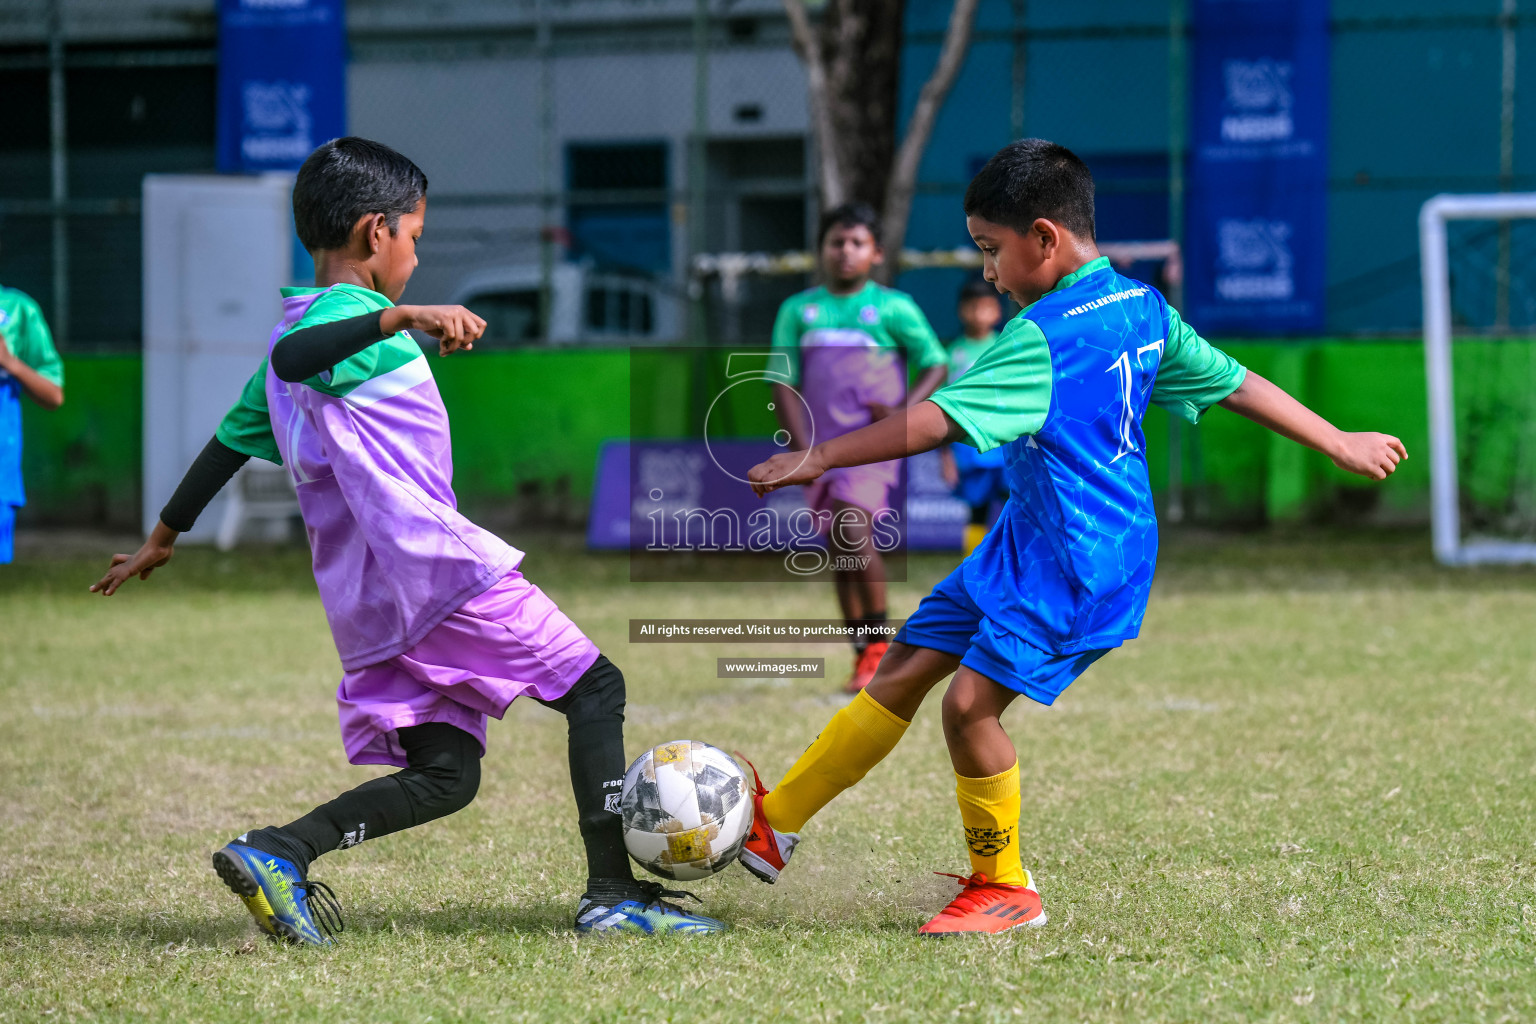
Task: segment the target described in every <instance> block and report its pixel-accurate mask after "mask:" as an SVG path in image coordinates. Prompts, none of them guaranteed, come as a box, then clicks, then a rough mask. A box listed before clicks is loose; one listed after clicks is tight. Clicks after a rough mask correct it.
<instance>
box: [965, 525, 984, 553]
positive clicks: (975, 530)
mask: <svg viewBox="0 0 1536 1024" xmlns="http://www.w3.org/2000/svg"><path fill="white" fill-rule="evenodd" d="M986 538H987V524H986V523H967V524H966V526H965V543H964V546H963V548H962V553H963V554H964V555H966V556H969V555H970V553H971V552H972V551H975V550H976V548H977V547H979V546H980V545H981V542H982V541H983V540H986Z"/></svg>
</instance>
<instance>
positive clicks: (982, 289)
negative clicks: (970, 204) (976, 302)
mask: <svg viewBox="0 0 1536 1024" xmlns="http://www.w3.org/2000/svg"><path fill="white" fill-rule="evenodd" d="M989 219H990V218H989ZM995 298H997V289H996V288H994V287H992V286H991V285H990V284H988V283H987V280H986V278H984V277H973V278H970V279H969V280H967V281H966V282H965V284H963V285H961V286H960V294H959V296H957V297H956V299H955V304H956V305H960V304H961V303H964V302H969V301H970V300H971V299H995Z"/></svg>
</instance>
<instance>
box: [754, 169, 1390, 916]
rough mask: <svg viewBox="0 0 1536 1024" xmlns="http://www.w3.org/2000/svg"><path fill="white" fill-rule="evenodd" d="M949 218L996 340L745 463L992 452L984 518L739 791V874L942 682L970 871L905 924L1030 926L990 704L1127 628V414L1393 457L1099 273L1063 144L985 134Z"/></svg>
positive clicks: (1134, 598)
mask: <svg viewBox="0 0 1536 1024" xmlns="http://www.w3.org/2000/svg"><path fill="white" fill-rule="evenodd" d="M965 214H966V227H967V228H968V229H969V231H970V234H971V238H972V239H973V240H974V241H975V243H976V245H977V247H978V248H980V249H981V251H982V257H983V266H984V267H985V274H986V279H987V280H988V281H990V282H992V284H994V285H995V286H996V287H997V289H998V290H999V291H1004V292H1007V293H1008V294H1009V295H1010V296H1011V297H1012V298H1013V300H1014V301H1015V302H1017V303H1018V304H1019V305H1020V306H1021V307H1022V310H1021V312H1020V313H1019V314H1018V316H1016V317H1014V319H1013V320H1012V321H1011V322H1010V323H1009V324H1008V327H1007V329H1006V330H1004V332H1003V335H1002V337H1000V338H999V339H998V340H997V341H996V342H994V343H993V345H992V346H991V348H989V349H988V350H987V351H986V352H985V353H983V354H982V356H981V358H980V359H978V360H977V362H976V364H975V365H974V366H972V367H971V368H970V370H969V371H968V372H967V373H966V374H965V376H963V377H961V378H960V379H959V380H958V381H955V382H953V383H951V384H949V385H947V386H946V387H944V388H943V389H942V390H940V391H939V392H938V393H937V394H935V395H934V396H933V399H932V400H931V401H927V402H923V403H921V404H919V405H918V406H916V407H915V408H913V409H912V410H910V411H909V412H908V414H907V416H906V419H905V422H881V423H875V424H873V425H871V426H868V427H865V428H864V429H862V430H857V431H854V432H853V433H850V434H847V435H844V436H842V437H837V438H834V439H832V440H830V441H822V442H821V443H819V444H817V445H816V446H815V447H814V448H812V449H811V450H810V451H809V452H808V453H806V452H786V453H782V454H779V455H775V456H774V457H773V458H771V459H769V460H768V461H767V462H765V463H763V464H761V465H759V466H756V467H754V468H753V469H752V470H751V472H750V473H749V477H750V479H751V481H752V486H753V489H754V490H755V491H757V492H758V493H759V494H764V493H766V492H768V491H771V490H774V489H776V488H779V487H784V486H788V485H791V484H807V483H811V482H813V481H814V480H816V479H817V478H818V477H819V476H820V475H822V474H823V473H826V472H828V471H830V470H832V469H834V468H837V467H844V466H859V465H866V464H869V463H872V462H883V461H885V460H888V459H897V458H902V457H904V456H908V455H915V454H917V453H919V452H925V451H931V450H933V449H934V448H937V447H938V446H939V445H941V444H945V443H954V442H957V441H963V442H965V443H967V444H971V445H974V446H975V447H976V448H977V450H979V451H991V450H992V449H994V448H999V447H1001V448H1003V449H1004V450H1005V456H1006V462H1007V469H1006V472H1007V476H1008V488H1009V495H1010V497H1009V501H1008V504H1007V506H1006V507H1005V509H1004V514H1003V516H1002V517H1001V518H1000V519H999V520H998V522H997V525H996V526H995V527H994V528H993V529H992V530H991V531H990V532H989V533H988V534H987V536H986V539H985V540H983V541H982V543H981V546H980V547H978V548H977V549H976V550H975V552H973V553H972V554H971V556H970V557H969V558H967V559H966V560H965V561H963V562H962V563H961V564H960V566H959V568H957V569H956V570H955V571H954V572H952V573H951V574H950V575H949V576H948V577H947V578H946V579H944V580H943V581H942V582H941V583H939V585H938V586H937V587H935V588H934V591H933V593H931V594H929V595H928V597H926V598H924V599H923V601H922V603H921V604H920V605H919V606H918V609H917V611H916V612H915V613H914V614H913V615H912V617H911V618H910V619H908V620H907V622H906V625H905V626H904V627H903V628H902V631H901V633H900V634H898V636H897V638H896V641H895V642H894V643H893V644H892V645H891V650H890V652H889V653H888V654H886V656H885V659H884V660H883V661H881V663H880V667H879V670H878V671H877V672H876V674H875V678H874V680H873V681H872V682H871V683H870V684H869V686H868V688H866V689H865V690H863V691H862V692H860V693H859V695H858V696H857V697H855V698H854V699H853V701H852V703H850V704H849V705H848V706H847V707H846V708H844V709H842V710H841V711H839V712H838V713H837V714H836V715H834V716H833V717H832V720H831V721H830V722H828V723H827V725H826V727H825V728H824V729H822V731H821V734H820V735H819V736H817V737H816V739H815V741H814V742H813V743H812V744H811V746H810V748H809V749H808V750H806V752H805V753H804V754H802V755H801V756H800V759H799V760H798V761H796V762H795V764H794V765H793V766H792V767H791V768H790V769H789V771H788V772H787V773H786V774H785V776H784V778H783V779H782V780H781V781H780V783H779V785H778V787H777V788H775V789H774V790H773V791H772V792H767V791H765V790H764V789H763V787H762V785H761V783H759V785H758V787H757V794H756V797H755V801H756V803H755V808H754V810H755V812H756V816H755V817H754V819H753V823H752V831H751V832H750V833H749V835H748V838H747V842H746V844H745V846H744V847H743V848H742V853H741V861H742V864H743V866H745V867H746V868H747V869H748V870H749V871H751V872H752V873H753V874H756V875H757V876H758V877H760V878H762V879H763V880H764V881H768V882H772V881H774V880H776V879H777V878H778V876H779V873H780V872H781V871H782V870H783V869H784V866H785V864H786V863H787V862H788V860H789V857H790V854H791V853H793V852H794V849H795V845H796V843H798V842H799V837H798V836H797V835H795V834H794V833H796V832H797V831H798V830H799V829H800V828H801V827H802V826H803V825H804V824H805V823H806V822H807V821H808V820H809V819H810V818H811V816H812V815H814V814H815V813H816V812H817V811H819V810H820V809H821V808H822V807H824V806H825V805H826V804H827V803H828V802H829V801H830V800H832V799H833V798H834V797H835V796H837V794H838V793H840V792H842V791H843V790H845V789H847V788H848V787H849V786H852V785H854V784H855V783H857V782H858V781H859V780H860V779H862V778H863V777H864V775H865V774H866V773H867V772H868V771H869V770H870V769H871V768H873V767H874V766H875V765H876V764H878V763H879V762H880V760H881V759H882V758H884V757H885V756H886V755H887V754H889V753H890V752H891V750H892V749H893V748H894V747H895V746H896V743H897V742H898V741H899V740H900V739H901V737H902V735H903V734H904V733H905V732H906V730H907V727H908V726H909V725H910V724H911V722H912V718H913V716H914V715H916V713H917V710H918V708H919V707H921V706H922V703H923V699H924V698H925V697H926V696H927V695H928V692H929V691H930V690H931V689H932V688H933V687H934V686H935V685H936V684H937V683H938V682H939V681H940V680H942V679H945V678H947V677H948V676H950V675H951V674H953V676H954V680H953V681H952V682H951V683H950V685H949V689H948V691H947V692H946V693H945V695H944V702H943V718H944V737H945V740H946V742H947V744H948V746H949V755H950V761H951V763H952V765H953V767H954V771H955V795H956V797H957V799H958V801H959V804H960V820H961V824H962V826H963V828H964V837H965V842H966V846H967V848H968V849H969V851H970V861H971V873H970V874H969V875H968V876H958V875H957V876H954V877H956V878H958V879H959V880H960V884H961V891H960V893H959V895H957V896H956V897H955V898H954V900H953V901H951V902H950V904H949V905H948V906H947V907H945V908H944V909H943V910H942V911H940V912H939V913H938V914H937V915H936V916H935V917H934V918H933V919H932V920H930V921H929V922H928V923H927V924H925V925H923V926H922V927H921V928H920V929H918V931H919V934H922V935H952V934H956V933H963V932H982V933H996V932H1003V931H1007V930H1009V929H1011V928H1017V927H1021V926H1024V925H1042V924H1044V923H1045V908H1044V906H1043V904H1042V903H1041V900H1040V893H1039V891H1038V890H1037V889H1036V888H1035V882H1034V878H1033V877H1032V876H1031V875H1030V873H1029V871H1028V870H1027V869H1026V868H1025V867H1024V865H1023V861H1022V860H1021V857H1020V853H1021V851H1020V846H1021V843H1022V840H1023V838H1024V837H1023V835H1022V832H1021V820H1023V819H1021V799H1028V795H1029V794H1028V790H1026V789H1023V788H1022V785H1021V778H1020V771H1019V758H1018V753H1017V752H1016V751H1015V749H1014V745H1013V741H1012V740H1010V739H1009V737H1008V734H1007V732H1006V731H1004V729H1003V726H1002V714H1003V712H1004V711H1005V710H1007V708H1008V706H1009V705H1010V704H1012V703H1013V702H1014V701H1015V700H1016V699H1017V698H1018V697H1019V696H1020V695H1023V696H1025V697H1028V698H1029V699H1031V700H1034V701H1038V702H1039V703H1041V704H1051V703H1053V702H1054V701H1055V700H1056V698H1057V697H1059V696H1060V695H1061V693H1062V691H1064V690H1065V689H1066V688H1067V686H1068V685H1070V684H1071V683H1072V681H1073V680H1075V679H1076V678H1077V677H1078V676H1080V675H1082V673H1083V672H1084V671H1085V670H1086V669H1087V668H1088V667H1089V666H1090V665H1092V664H1093V663H1094V662H1095V661H1097V660H1098V659H1099V658H1101V657H1103V656H1104V655H1105V654H1107V653H1109V652H1110V651H1111V650H1112V649H1114V648H1116V647H1119V646H1120V645H1121V644H1123V643H1125V641H1127V640H1131V639H1133V638H1135V637H1136V635H1137V634H1138V633H1139V632H1140V629H1141V622H1142V618H1143V616H1144V615H1145V614H1146V608H1147V597H1148V593H1149V592H1150V590H1151V587H1152V572H1153V568H1154V566H1155V564H1156V561H1157V517H1156V514H1155V512H1154V509H1153V505H1152V485H1151V481H1150V479H1149V478H1148V475H1147V460H1146V455H1145V451H1144V448H1145V438H1144V436H1143V434H1142V427H1141V423H1142V417H1143V416H1144V415H1145V413H1146V411H1147V408H1148V405H1149V404H1150V403H1156V404H1157V405H1160V406H1162V407H1163V408H1165V409H1167V410H1169V411H1170V412H1173V413H1175V414H1177V415H1179V416H1183V417H1184V418H1185V419H1187V420H1189V421H1191V422H1198V421H1199V420H1200V418H1201V417H1202V416H1204V414H1205V412H1206V410H1207V409H1209V408H1210V407H1211V406H1213V405H1218V404H1219V405H1221V406H1222V407H1223V408H1226V409H1229V410H1231V411H1233V412H1235V413H1237V414H1238V415H1241V416H1245V417H1247V418H1248V419H1251V420H1253V421H1254V422H1256V423H1258V424H1260V425H1261V426H1264V427H1268V428H1269V429H1270V430H1273V431H1275V432H1276V433H1278V434H1280V435H1282V436H1284V437H1288V438H1290V439H1291V440H1293V441H1297V442H1300V443H1301V444H1304V445H1306V446H1308V447H1309V448H1314V449H1316V450H1318V451H1320V452H1323V453H1324V454H1326V455H1327V456H1328V457H1329V458H1330V459H1332V460H1333V463H1334V465H1336V466H1338V467H1339V468H1340V469H1343V470H1347V471H1348V472H1351V473H1357V474H1359V475H1360V476H1363V477H1366V478H1368V479H1371V480H1383V479H1385V478H1386V477H1387V476H1389V475H1390V474H1391V473H1392V472H1393V471H1394V470H1395V469H1396V468H1397V465H1398V463H1399V462H1400V461H1401V460H1402V459H1404V458H1407V452H1406V451H1405V450H1404V448H1403V444H1402V442H1401V441H1399V440H1398V439H1397V438H1395V437H1391V436H1388V435H1386V434H1377V433H1346V432H1345V431H1342V430H1339V429H1338V428H1337V427H1335V426H1333V425H1332V424H1330V423H1328V422H1327V421H1326V420H1324V419H1323V418H1322V417H1321V416H1318V415H1317V414H1316V413H1314V412H1312V411H1311V410H1309V409H1307V408H1306V407H1305V406H1303V405H1302V404H1301V403H1300V402H1298V401H1296V400H1295V399H1294V398H1292V397H1291V396H1290V395H1288V394H1286V393H1285V392H1284V391H1282V390H1280V389H1279V388H1277V387H1276V386H1275V385H1273V384H1271V383H1270V382H1269V381H1267V380H1265V379H1264V378H1262V377H1260V376H1259V375H1258V374H1256V373H1251V372H1249V371H1247V370H1245V369H1244V368H1243V367H1242V366H1240V365H1239V364H1238V363H1237V361H1236V360H1234V359H1233V358H1232V357H1231V356H1229V355H1227V354H1226V353H1224V352H1222V351H1220V350H1219V349H1216V348H1213V347H1212V346H1211V345H1209V344H1207V343H1206V342H1205V340H1204V339H1202V338H1201V337H1200V335H1198V334H1196V333H1195V331H1194V330H1193V328H1191V327H1190V326H1189V325H1188V324H1186V323H1184V322H1183V320H1182V319H1181V318H1180V316H1179V314H1178V313H1177V312H1176V311H1174V310H1173V309H1172V308H1170V307H1169V305H1168V304H1167V302H1166V301H1164V299H1163V297H1162V296H1161V295H1159V294H1158V293H1157V291H1156V289H1154V288H1151V287H1149V286H1147V285H1145V284H1142V283H1141V282H1139V281H1133V280H1131V279H1129V278H1126V277H1122V276H1121V275H1120V274H1118V273H1116V272H1115V270H1114V269H1113V268H1112V267H1110V265H1109V261H1108V260H1107V259H1105V258H1104V257H1103V256H1101V255H1099V251H1098V248H1097V246H1096V245H1095V244H1094V219H1093V218H1094V189H1093V177H1092V175H1091V174H1089V171H1088V167H1087V165H1085V164H1084V163H1083V162H1082V161H1081V160H1080V159H1078V157H1077V156H1076V155H1075V154H1073V153H1072V152H1071V151H1070V150H1068V149H1067V148H1066V147H1064V146H1059V145H1056V144H1055V143H1051V142H1046V141H1045V140H1043V139H1022V140H1020V141H1018V142H1014V143H1012V144H1010V145H1008V146H1006V147H1004V148H1003V149H1002V150H1000V151H999V152H998V153H997V154H996V155H995V156H993V157H992V159H991V160H990V161H988V162H987V165H986V166H985V167H984V168H982V170H981V173H979V174H978V175H977V176H976V178H975V179H974V180H973V181H972V182H971V184H970V187H969V188H967V189H966V193H965ZM1048 772H1049V766H1048V765H1042V766H1039V768H1038V769H1037V770H1036V774H1039V775H1046V774H1048Z"/></svg>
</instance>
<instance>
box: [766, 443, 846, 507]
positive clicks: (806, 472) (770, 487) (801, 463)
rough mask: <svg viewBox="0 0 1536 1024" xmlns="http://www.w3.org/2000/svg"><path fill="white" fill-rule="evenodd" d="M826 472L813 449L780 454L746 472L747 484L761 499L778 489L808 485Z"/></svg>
mask: <svg viewBox="0 0 1536 1024" xmlns="http://www.w3.org/2000/svg"><path fill="white" fill-rule="evenodd" d="M826 471H827V469H826V467H825V466H823V465H822V464H821V460H820V459H819V458H818V457H817V456H816V449H815V448H812V449H811V450H810V451H808V452H780V453H779V454H777V455H775V456H773V457H772V458H771V459H769V460H768V461H767V462H760V463H758V464H757V465H755V466H753V467H752V468H751V469H750V470H748V471H747V482H748V483H750V484H751V485H752V492H753V493H754V494H756V495H757V496H758V497H759V498H761V497H762V496H763V495H765V494H767V493H768V492H769V491H776V490H778V489H779V488H780V487H792V486H794V485H795V484H808V483H810V482H811V481H813V480H815V479H816V478H817V477H819V476H821V474H823V473H825V472H826Z"/></svg>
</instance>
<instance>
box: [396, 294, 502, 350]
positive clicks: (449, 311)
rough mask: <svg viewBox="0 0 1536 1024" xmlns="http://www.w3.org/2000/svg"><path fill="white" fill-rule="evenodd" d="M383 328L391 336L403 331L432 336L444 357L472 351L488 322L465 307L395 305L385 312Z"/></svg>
mask: <svg viewBox="0 0 1536 1024" xmlns="http://www.w3.org/2000/svg"><path fill="white" fill-rule="evenodd" d="M391 314H394V315H393V316H391ZM397 324H398V326H396V325H397ZM380 327H381V328H382V329H383V330H384V331H385V332H386V333H388V334H394V333H395V332H396V331H404V330H417V331H421V332H422V333H424V334H430V335H431V336H432V337H434V338H436V339H437V342H438V345H437V354H438V355H442V356H446V355H448V354H449V353H450V352H457V351H459V349H464V350H466V351H468V350H470V349H473V348H474V347H475V340H476V339H477V338H479V337H480V335H482V334H484V333H485V321H484V320H482V319H480V318H479V317H478V316H476V315H475V314H473V313H471V312H470V311H469V310H467V309H465V308H464V307H463V306H396V307H394V308H393V309H388V310H385V311H384V320H383V322H382V323H381V324H380Z"/></svg>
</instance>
